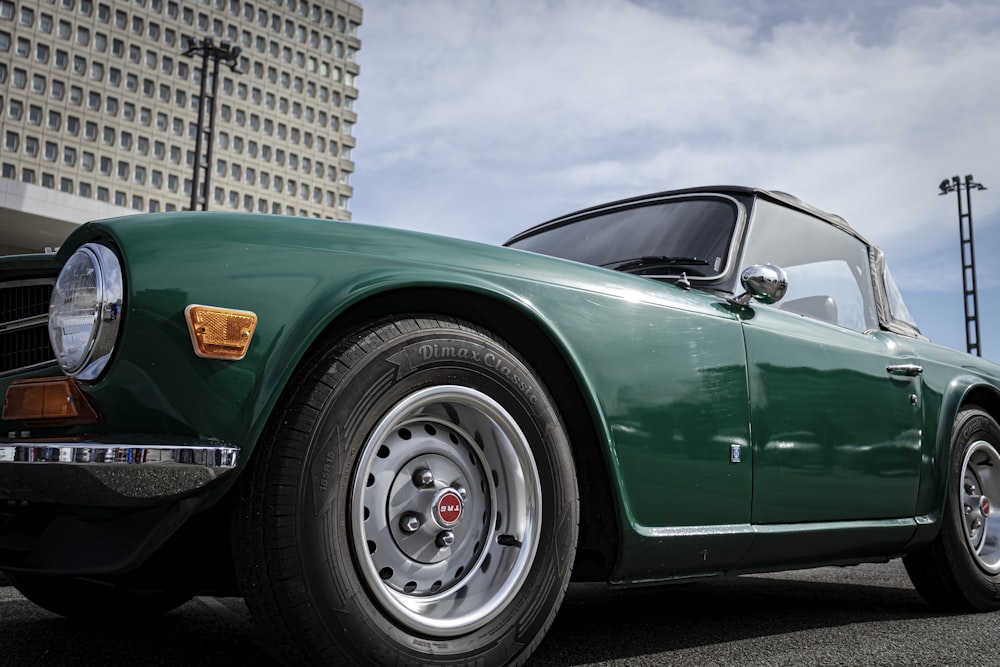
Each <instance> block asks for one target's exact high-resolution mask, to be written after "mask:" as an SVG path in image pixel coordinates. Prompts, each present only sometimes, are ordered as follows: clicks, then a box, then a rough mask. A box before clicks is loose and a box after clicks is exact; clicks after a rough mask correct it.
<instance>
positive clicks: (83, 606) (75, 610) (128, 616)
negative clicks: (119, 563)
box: [6, 572, 192, 621]
mask: <svg viewBox="0 0 1000 667" xmlns="http://www.w3.org/2000/svg"><path fill="white" fill-rule="evenodd" d="M6 575H7V579H9V580H10V583H11V584H12V585H13V586H14V588H16V589H17V590H18V592H19V593H20V594H21V595H23V596H24V597H26V598H28V599H29V600H31V601H32V602H34V603H35V604H36V605H38V606H39V607H42V608H43V609H47V610H49V611H51V612H52V613H54V614H59V615H60V616H65V617H67V618H72V619H76V620H101V621H104V620H109V621H133V620H141V619H149V618H156V617H157V616H162V615H163V614H165V613H167V612H168V611H170V610H171V609H174V608H176V607H179V606H180V605H182V604H184V603H185V602H187V601H188V600H190V599H191V597H192V596H191V594H190V593H186V592H183V591H179V590H160V589H156V588H139V587H136V586H135V585H134V584H127V583H125V582H124V581H114V580H108V579H90V578H83V577H69V576H62V575H49V574H33V573H27V572H6Z"/></svg>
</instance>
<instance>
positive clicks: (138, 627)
mask: <svg viewBox="0 0 1000 667" xmlns="http://www.w3.org/2000/svg"><path fill="white" fill-rule="evenodd" d="M0 636H2V637H3V639H2V640H0V665H4V666H6V665H11V666H14V665H17V666H22V665H23V666H28V665H30V666H32V667H33V666H35V665H45V666H49V665H60V666H62V665H65V666H67V667H96V666H98V665H100V666H101V667H107V666H109V665H144V666H156V665H163V666H177V667H181V666H183V667H187V666H188V665H191V664H210V665H213V667H228V666H233V667H235V666H237V665H240V666H242V667H255V666H263V665H270V664H271V663H270V661H269V660H268V659H267V657H266V656H265V654H264V652H263V647H262V646H260V645H259V644H258V637H257V632H256V631H255V628H254V625H253V622H252V620H251V619H250V616H249V614H248V612H247V609H246V606H245V605H244V604H243V602H242V601H241V600H239V599H237V598H196V599H195V600H192V601H191V602H189V603H187V604H185V605H184V606H183V607H180V608H179V609H177V610H175V611H173V612H171V613H170V614H167V615H166V616H164V617H163V618H161V619H159V620H158V621H157V622H156V623H135V624H127V623H126V624H123V623H109V622H105V621H102V619H99V618H95V619H93V621H90V622H87V623H73V622H69V621H67V620H65V619H62V618H60V617H58V616H55V615H53V614H50V613H48V612H46V611H43V610H41V609H39V608H37V607H35V606H34V605H32V604H31V603H30V602H28V601H27V600H25V599H24V598H23V597H21V596H20V595H19V594H18V593H17V592H16V591H15V590H14V589H12V588H10V587H2V588H0ZM998 646H1000V612H998V613H990V614H970V615H947V614H939V613H937V612H934V611H932V610H931V609H930V607H928V606H927V605H926V604H924V602H923V601H922V600H921V598H920V596H919V595H917V593H916V592H915V591H914V590H913V589H912V587H911V586H910V583H909V580H908V579H907V577H906V573H905V571H904V570H903V567H902V564H901V563H900V562H899V561H894V562H892V563H889V564H884V565H861V566H857V567H850V568H819V569H814V570H802V571H798V572H790V573H781V574H774V575H754V576H749V577H739V578H729V579H718V580H711V581H700V582H694V583H686V584H680V585H673V586H667V587H658V588H639V589H629V590H624V589H609V588H608V587H606V586H602V585H594V584H574V585H573V586H571V587H570V591H569V593H568V594H567V597H566V600H565V602H564V603H563V606H562V609H561V610H560V612H559V616H558V617H557V618H556V621H555V623H554V624H553V627H552V629H551V630H550V632H549V634H548V636H547V637H546V639H545V641H544V642H542V645H541V646H540V647H539V649H538V651H536V653H535V655H534V657H533V658H532V659H531V660H530V661H529V663H528V667H543V666H553V667H560V666H567V667H568V666H576V667H580V666H584V665H586V666H594V667H596V666H616V667H626V666H627V667H644V666H652V665H656V666H660V665H699V666H701V665H741V666H742V665H747V666H753V665H796V666H798V665H893V666H895V665H928V666H930V665H963V666H965V665H970V666H971V665H977V666H978V665H1000V652H998V651H997V649H996V647H998Z"/></svg>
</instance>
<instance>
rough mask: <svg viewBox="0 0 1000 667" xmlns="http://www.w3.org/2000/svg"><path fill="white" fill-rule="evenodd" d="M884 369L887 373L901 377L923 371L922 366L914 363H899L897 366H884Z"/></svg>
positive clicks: (913, 375) (916, 374)
mask: <svg viewBox="0 0 1000 667" xmlns="http://www.w3.org/2000/svg"><path fill="white" fill-rule="evenodd" d="M885 371H886V372H887V373H888V374H889V375H895V376H901V377H916V376H918V375H920V374H921V373H923V372H924V369H923V366H917V365H916V364H899V365H898V366H886V367H885Z"/></svg>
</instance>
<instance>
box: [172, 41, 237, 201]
mask: <svg viewBox="0 0 1000 667" xmlns="http://www.w3.org/2000/svg"><path fill="white" fill-rule="evenodd" d="M185 41H186V42H187V50H185V51H184V53H183V54H181V55H184V56H188V57H194V56H195V55H200V56H201V94H200V96H199V97H198V133H197V134H196V135H195V144H194V173H193V175H192V177H191V206H190V208H189V210H191V211H196V210H198V205H199V203H200V204H201V210H203V211H207V210H208V200H209V192H210V190H209V181H210V180H211V178H212V146H213V144H214V143H215V98H216V96H217V95H218V94H219V63H220V62H223V63H225V64H226V65H227V66H228V67H229V69H230V70H232V71H233V73H235V74H242V72H241V71H240V70H239V57H240V53H242V52H243V50H242V49H241V48H240V47H238V46H233V45H232V44H230V43H229V42H226V41H223V42H221V43H220V44H219V45H218V46H216V45H215V43H214V42H213V41H212V38H211V37H206V38H204V39H203V40H201V41H200V42H199V41H198V40H197V39H195V38H194V37H187V38H186V39H185ZM209 60H211V61H212V95H211V96H208V95H206V94H205V93H206V90H207V88H208V78H209V77H208V61H209ZM206 106H207V111H208V124H207V125H206V124H205V112H206ZM203 146H205V147H206V148H205V154H204V155H202V147H203ZM202 176H204V179H202V178H201V177H202Z"/></svg>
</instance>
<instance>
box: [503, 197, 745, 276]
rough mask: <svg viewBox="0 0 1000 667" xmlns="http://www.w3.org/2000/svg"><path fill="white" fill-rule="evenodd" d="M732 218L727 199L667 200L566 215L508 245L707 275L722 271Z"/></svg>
mask: <svg viewBox="0 0 1000 667" xmlns="http://www.w3.org/2000/svg"><path fill="white" fill-rule="evenodd" d="M736 220H737V208H736V204H735V203H734V202H732V201H730V200H728V199H719V198H684V199H671V200H668V201H661V202H657V203H654V204H647V205H645V206H637V207H633V208H624V209H615V210H613V211H609V212H606V213H597V214H595V215H593V216H591V217H589V218H583V219H575V220H571V221H568V222H565V223H563V224H558V225H555V226H552V227H547V228H543V229H541V230H539V231H538V232H536V233H533V234H531V235H530V236H526V237H524V238H520V239H516V240H515V241H513V242H511V243H510V244H509V245H510V246H511V247H512V248H520V249H521V250H530V251H532V252H537V253H541V254H544V255H552V256H554V257H561V258H563V259H570V260H573V261H576V262H583V263H585V264H593V265H595V266H604V267H607V268H612V269H618V270H621V271H628V272H631V273H641V274H644V275H673V276H679V275H680V274H681V273H682V272H683V273H686V274H687V275H688V276H690V277H702V278H710V277H715V276H718V275H720V274H721V273H723V272H724V271H725V268H726V260H727V258H728V256H729V247H730V243H731V242H732V238H733V232H734V231H735V229H736Z"/></svg>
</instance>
